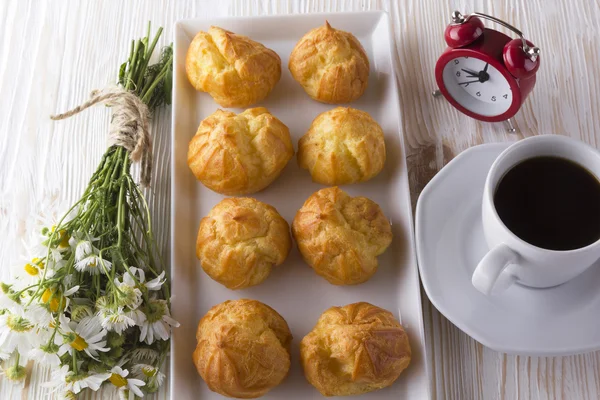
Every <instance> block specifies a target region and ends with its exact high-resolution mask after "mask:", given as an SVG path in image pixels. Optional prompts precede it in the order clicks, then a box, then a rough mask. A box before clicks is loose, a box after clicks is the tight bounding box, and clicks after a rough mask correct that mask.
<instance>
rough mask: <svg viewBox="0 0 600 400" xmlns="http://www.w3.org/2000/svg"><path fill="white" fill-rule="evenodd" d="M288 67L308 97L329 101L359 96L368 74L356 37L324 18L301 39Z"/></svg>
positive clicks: (341, 100) (334, 101)
mask: <svg viewBox="0 0 600 400" xmlns="http://www.w3.org/2000/svg"><path fill="white" fill-rule="evenodd" d="M288 68H289V69H290V72H291V73H292V76H293V77H294V79H295V80H296V81H297V82H298V83H299V84H300V85H302V87H303V88H304V90H305V91H306V93H308V95H309V96H310V97H312V98H313V99H315V100H318V101H321V102H323V103H330V104H337V103H349V102H351V101H354V100H356V99H358V98H359V97H360V96H362V94H363V93H364V91H365V89H366V88H367V81H368V78H369V59H368V58H367V53H366V52H365V49H363V47H362V45H361V44H360V42H359V41H358V39H356V38H355V37H354V35H352V34H351V33H349V32H344V31H340V30H337V29H334V28H332V27H331V26H330V25H329V22H327V21H326V22H325V25H324V26H322V27H320V28H315V29H313V30H311V31H309V32H308V33H307V34H306V35H304V36H303V37H302V39H300V41H299V42H298V43H297V44H296V46H295V47H294V50H293V51H292V54H291V55H290V61H289V64H288Z"/></svg>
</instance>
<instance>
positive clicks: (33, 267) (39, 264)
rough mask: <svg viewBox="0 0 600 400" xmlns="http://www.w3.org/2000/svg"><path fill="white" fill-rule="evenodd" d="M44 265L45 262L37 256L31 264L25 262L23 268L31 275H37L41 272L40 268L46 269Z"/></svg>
mask: <svg viewBox="0 0 600 400" xmlns="http://www.w3.org/2000/svg"><path fill="white" fill-rule="evenodd" d="M44 266H45V265H44V262H43V261H42V260H41V259H40V258H37V257H35V258H33V259H32V260H31V263H30V264H25V266H24V267H23V269H24V270H25V272H27V273H28V274H29V275H31V276H37V275H39V273H40V269H44ZM38 268H39V269H38Z"/></svg>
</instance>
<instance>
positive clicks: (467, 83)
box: [458, 79, 479, 87]
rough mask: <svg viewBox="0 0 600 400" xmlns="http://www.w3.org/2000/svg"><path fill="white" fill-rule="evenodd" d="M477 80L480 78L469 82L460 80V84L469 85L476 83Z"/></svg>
mask: <svg viewBox="0 0 600 400" xmlns="http://www.w3.org/2000/svg"><path fill="white" fill-rule="evenodd" d="M475 82H479V79H475V80H474V81H467V82H459V83H458V84H459V85H466V86H465V87H467V86H469V84H470V83H475Z"/></svg>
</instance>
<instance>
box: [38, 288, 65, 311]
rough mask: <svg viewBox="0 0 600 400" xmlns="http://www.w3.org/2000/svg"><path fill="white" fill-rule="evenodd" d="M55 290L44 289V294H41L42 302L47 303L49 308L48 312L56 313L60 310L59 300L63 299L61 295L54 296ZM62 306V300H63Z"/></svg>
mask: <svg viewBox="0 0 600 400" xmlns="http://www.w3.org/2000/svg"><path fill="white" fill-rule="evenodd" d="M55 291H56V289H50V288H48V289H46V290H44V293H42V302H43V303H48V307H50V311H52V312H57V311H58V309H59V308H60V300H61V298H63V296H62V295H58V296H55V294H54V293H55ZM63 304H64V300H63Z"/></svg>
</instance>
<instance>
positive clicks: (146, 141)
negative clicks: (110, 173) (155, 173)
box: [50, 86, 152, 186]
mask: <svg viewBox="0 0 600 400" xmlns="http://www.w3.org/2000/svg"><path fill="white" fill-rule="evenodd" d="M95 104H106V105H108V106H109V107H111V108H112V118H111V121H110V130H109V132H108V145H109V146H114V145H116V146H121V147H123V148H125V149H126V150H128V151H129V153H130V155H129V157H130V158H131V161H133V162H139V163H140V169H141V180H142V182H141V184H142V185H143V186H149V185H150V177H151V174H152V139H151V138H150V132H149V128H148V127H149V125H150V110H149V109H148V107H147V106H146V104H144V103H143V102H142V100H141V99H140V98H139V97H138V96H136V95H135V94H133V93H131V92H129V91H127V90H125V89H123V88H120V87H117V86H111V87H107V88H105V89H102V90H94V91H92V93H91V94H90V99H89V100H88V101H86V102H85V103H83V104H81V105H79V106H77V107H75V108H73V109H72V110H70V111H67V112H65V113H63V114H58V115H51V116H50V118H51V119H53V120H55V121H56V120H61V119H66V118H69V117H72V116H73V115H75V114H79V113H80V112H82V111H83V110H85V109H86V108H89V107H91V106H93V105H95Z"/></svg>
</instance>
